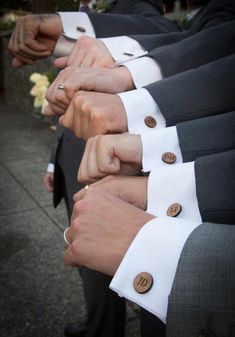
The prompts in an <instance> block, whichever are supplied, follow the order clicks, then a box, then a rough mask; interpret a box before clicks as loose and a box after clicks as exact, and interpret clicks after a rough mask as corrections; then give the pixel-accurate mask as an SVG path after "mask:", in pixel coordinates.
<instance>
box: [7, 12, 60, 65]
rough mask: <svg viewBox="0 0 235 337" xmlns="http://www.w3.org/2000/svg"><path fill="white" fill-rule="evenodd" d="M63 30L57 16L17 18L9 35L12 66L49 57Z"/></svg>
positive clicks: (39, 15)
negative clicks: (12, 57) (12, 56)
mask: <svg viewBox="0 0 235 337" xmlns="http://www.w3.org/2000/svg"><path fill="white" fill-rule="evenodd" d="M62 32H63V28H62V23H61V19H60V17H59V15H56V14H37V15H27V16H24V17H22V18H19V19H18V20H17V23H16V27H15V29H14V31H13V33H12V35H11V38H10V42H9V49H10V51H11V52H12V54H13V55H14V56H15V57H14V59H13V61H12V65H13V66H14V67H21V66H23V65H24V64H33V63H34V61H35V60H37V59H39V58H44V57H47V56H49V55H50V54H51V53H52V51H53V50H54V47H55V44H56V41H57V39H58V37H59V36H60V35H61V34H62Z"/></svg>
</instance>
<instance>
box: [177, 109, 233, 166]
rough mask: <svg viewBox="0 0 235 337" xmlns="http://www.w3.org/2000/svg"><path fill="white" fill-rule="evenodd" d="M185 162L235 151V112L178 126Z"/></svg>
mask: <svg viewBox="0 0 235 337" xmlns="http://www.w3.org/2000/svg"><path fill="white" fill-rule="evenodd" d="M176 128H177V134H178V139H179V145H180V150H181V153H182V157H183V161H184V162H189V161H194V160H195V159H196V158H198V157H202V156H207V155H210V154H214V153H219V152H225V151H229V150H232V149H235V111H231V112H227V113H223V114H220V115H215V116H210V117H204V118H199V119H195V120H192V121H188V122H183V123H179V124H176Z"/></svg>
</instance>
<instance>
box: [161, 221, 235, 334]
mask: <svg viewBox="0 0 235 337" xmlns="http://www.w3.org/2000/svg"><path fill="white" fill-rule="evenodd" d="M233 224H235V222H234V223H233ZM234 270H235V227H234V226H232V225H228V224H214V223H204V224H202V225H201V226H198V227H197V228H196V229H195V230H194V231H193V232H192V233H191V235H190V236H189V238H188V240H187V241H186V244H185V246H184V249H183V251H182V254H181V257H180V260H179V264H178V267H177V270H176V275H175V279H174V283H173V287H172V290H171V293H170V296H169V303H168V314H167V334H168V335H169V336H199V335H202V336H203V335H206V333H207V334H209V333H210V334H209V335H211V336H229V335H233V332H234V326H235V275H234ZM195 313H197V314H195ZM176 322H177V324H176Z"/></svg>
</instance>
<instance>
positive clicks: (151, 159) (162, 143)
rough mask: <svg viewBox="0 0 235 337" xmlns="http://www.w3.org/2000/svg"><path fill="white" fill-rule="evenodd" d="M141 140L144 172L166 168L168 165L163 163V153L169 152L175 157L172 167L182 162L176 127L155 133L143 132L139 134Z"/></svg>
mask: <svg viewBox="0 0 235 337" xmlns="http://www.w3.org/2000/svg"><path fill="white" fill-rule="evenodd" d="M141 140H142V148H143V156H142V166H143V171H144V172H149V171H151V170H155V169H158V168H161V167H167V166H168V165H169V164H167V163H165V162H164V161H163V159H162V156H163V154H165V153H169V152H171V153H173V154H174V155H175V157H176V160H175V163H174V165H175V164H179V163H182V162H183V159H182V153H181V150H180V145H179V139H178V134H177V129H176V126H171V127H169V128H164V129H161V130H156V131H155V132H145V133H143V134H141ZM153 149H154V150H153Z"/></svg>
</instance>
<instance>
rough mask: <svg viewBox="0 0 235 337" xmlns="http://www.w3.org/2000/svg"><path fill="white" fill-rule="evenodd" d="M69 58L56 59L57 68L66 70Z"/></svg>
mask: <svg viewBox="0 0 235 337" xmlns="http://www.w3.org/2000/svg"><path fill="white" fill-rule="evenodd" d="M67 61H68V56H64V57H59V58H58V59H55V61H54V66H55V67H57V68H65V67H66V66H67Z"/></svg>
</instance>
